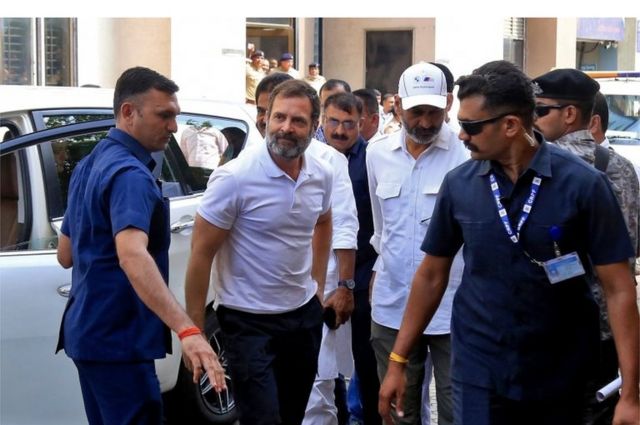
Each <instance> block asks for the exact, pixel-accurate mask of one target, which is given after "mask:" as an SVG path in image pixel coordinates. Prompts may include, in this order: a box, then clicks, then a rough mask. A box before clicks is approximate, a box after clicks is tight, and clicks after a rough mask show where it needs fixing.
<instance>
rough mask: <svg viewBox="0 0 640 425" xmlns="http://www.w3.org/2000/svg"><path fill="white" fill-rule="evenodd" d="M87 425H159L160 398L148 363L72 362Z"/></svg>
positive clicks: (160, 413) (160, 418)
mask: <svg viewBox="0 0 640 425" xmlns="http://www.w3.org/2000/svg"><path fill="white" fill-rule="evenodd" d="M74 363H75V364H76V367H77V368H78V376H79V377H80V388H81V390H82V398H83V400H84V409H85V411H86V413H87V419H88V420H89V424H90V425H161V424H162V397H161V395H160V384H159V382H158V377H157V376H156V369H155V365H154V363H153V361H152V360H150V361H145V362H131V363H128V362H108V363H107V362H90V361H79V360H74Z"/></svg>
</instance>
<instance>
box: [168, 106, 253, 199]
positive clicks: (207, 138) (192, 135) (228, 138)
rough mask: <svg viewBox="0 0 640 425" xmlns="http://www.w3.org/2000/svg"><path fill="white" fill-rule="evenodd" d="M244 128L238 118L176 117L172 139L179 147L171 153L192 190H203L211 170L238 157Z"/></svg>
mask: <svg viewBox="0 0 640 425" xmlns="http://www.w3.org/2000/svg"><path fill="white" fill-rule="evenodd" d="M247 131H248V129H247V125H246V123H245V122H243V121H240V120H233V119H229V118H221V117H211V116H201V115H191V114H182V115H180V116H179V117H178V131H177V133H176V134H175V139H176V140H177V141H178V146H179V150H178V151H175V150H174V151H173V152H172V153H173V154H174V155H175V160H176V165H177V166H178V168H180V169H181V171H182V173H184V175H185V178H186V180H187V184H188V187H189V190H190V191H191V192H192V193H197V192H201V191H203V190H204V189H206V187H207V182H208V180H209V176H210V175H211V173H212V172H213V170H215V169H216V168H217V167H219V166H220V165H222V164H224V163H225V162H228V161H230V160H232V159H233V158H235V157H237V156H238V154H239V153H240V150H242V146H243V145H244V142H245V140H246V138H247Z"/></svg>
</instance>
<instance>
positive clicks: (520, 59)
mask: <svg viewBox="0 0 640 425" xmlns="http://www.w3.org/2000/svg"><path fill="white" fill-rule="evenodd" d="M524 37H525V20H524V18H505V20H504V36H503V57H504V60H506V61H509V62H511V63H513V64H515V65H518V66H519V67H520V69H524Z"/></svg>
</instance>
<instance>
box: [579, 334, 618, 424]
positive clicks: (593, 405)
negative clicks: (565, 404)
mask: <svg viewBox="0 0 640 425" xmlns="http://www.w3.org/2000/svg"><path fill="white" fill-rule="evenodd" d="M596 372H597V373H596V374H595V375H594V376H593V377H592V378H591V379H590V380H589V382H588V383H587V391H586V393H585V403H586V408H585V413H584V418H583V420H582V423H583V424H584V425H611V422H613V414H614V412H615V409H616V404H617V403H618V400H619V399H620V395H619V394H614V395H612V396H611V397H609V398H608V399H606V400H604V401H602V402H598V400H596V392H597V391H598V390H599V389H600V388H602V387H604V386H605V385H607V384H608V383H609V382H611V381H613V380H614V379H616V378H617V377H618V352H617V351H616V346H615V343H614V342H613V338H609V339H607V340H604V341H600V360H599V363H598V369H597V371H596Z"/></svg>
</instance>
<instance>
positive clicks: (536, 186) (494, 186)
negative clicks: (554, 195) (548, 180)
mask: <svg viewBox="0 0 640 425" xmlns="http://www.w3.org/2000/svg"><path fill="white" fill-rule="evenodd" d="M489 180H490V181H491V192H492V193H493V197H494V199H495V200H496V206H497V207H498V215H499V216H500V219H501V220H502V224H503V225H504V228H505V230H506V231H507V236H509V239H511V242H513V243H518V240H520V230H522V226H524V223H525V222H526V221H527V219H528V218H529V214H530V213H531V208H533V202H534V201H535V200H536V196H537V195H538V190H540V184H541V183H542V179H541V178H540V175H537V176H535V177H534V178H533V181H532V182H531V192H529V196H528V197H527V200H526V202H525V203H524V205H523V206H522V213H520V219H519V220H518V225H517V226H516V233H515V234H514V233H513V229H512V228H511V223H510V222H509V216H508V215H507V210H506V209H505V208H504V206H503V205H502V202H500V198H501V197H502V196H501V195H500V188H499V187H498V182H497V181H496V176H494V175H493V173H491V174H489Z"/></svg>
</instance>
